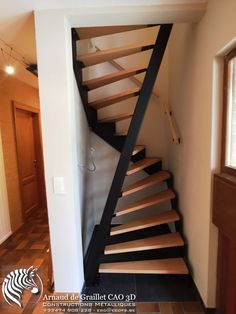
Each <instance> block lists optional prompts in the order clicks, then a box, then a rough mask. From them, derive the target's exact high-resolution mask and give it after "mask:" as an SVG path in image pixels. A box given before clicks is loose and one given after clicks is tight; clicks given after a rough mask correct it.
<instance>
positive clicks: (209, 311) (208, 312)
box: [192, 277, 216, 314]
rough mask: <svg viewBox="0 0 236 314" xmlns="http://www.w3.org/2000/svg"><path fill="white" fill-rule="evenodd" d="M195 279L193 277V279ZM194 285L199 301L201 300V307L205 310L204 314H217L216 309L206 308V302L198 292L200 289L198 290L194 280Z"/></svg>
mask: <svg viewBox="0 0 236 314" xmlns="http://www.w3.org/2000/svg"><path fill="white" fill-rule="evenodd" d="M192 278H193V277H192ZM193 284H194V287H195V290H196V293H197V297H198V299H199V302H200V303H201V305H202V307H203V309H204V313H205V314H215V313H216V308H209V307H208V308H207V307H206V306H205V303H204V301H203V299H202V297H201V295H200V292H199V291H198V288H197V286H196V284H195V282H194V280H193Z"/></svg>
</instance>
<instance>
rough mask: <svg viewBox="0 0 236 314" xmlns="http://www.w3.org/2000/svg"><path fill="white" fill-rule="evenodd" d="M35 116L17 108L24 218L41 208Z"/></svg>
mask: <svg viewBox="0 0 236 314" xmlns="http://www.w3.org/2000/svg"><path fill="white" fill-rule="evenodd" d="M35 115H36V113H34V112H31V111H27V110H23V109H20V108H15V131H16V146H17V158H18V169H19V182H20V189H21V198H22V209H23V215H24V217H26V216H28V215H29V213H30V212H31V211H33V210H35V209H37V208H39V206H40V192H39V175H38V171H37V170H38V169H37V166H38V165H37V162H38V160H37V154H36V139H35V134H36V132H35V123H34V116H35Z"/></svg>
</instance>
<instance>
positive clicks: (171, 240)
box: [104, 232, 184, 255]
mask: <svg viewBox="0 0 236 314" xmlns="http://www.w3.org/2000/svg"><path fill="white" fill-rule="evenodd" d="M183 245H184V241H183V239H182V237H181V235H180V234H179V233H178V232H176V233H168V234H163V235H160V236H155V237H150V238H145V239H139V240H133V241H128V242H123V243H116V244H112V245H107V246H106V247H105V252H104V253H105V254H106V255H108V254H119V253H127V252H137V251H146V250H154V249H162V248H169V247H176V246H183Z"/></svg>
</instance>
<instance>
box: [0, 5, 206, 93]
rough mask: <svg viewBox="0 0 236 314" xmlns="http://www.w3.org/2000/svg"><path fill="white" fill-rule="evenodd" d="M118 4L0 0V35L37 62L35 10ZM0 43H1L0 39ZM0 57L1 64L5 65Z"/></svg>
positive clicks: (19, 71) (28, 77)
mask: <svg viewBox="0 0 236 314" xmlns="http://www.w3.org/2000/svg"><path fill="white" fill-rule="evenodd" d="M206 2H207V0H129V1H127V0H119V6H127V5H128V6H133V5H134V6H138V5H165V6H166V5H170V6H172V5H175V6H176V5H188V6H189V5H192V6H198V7H196V9H199V8H204V7H205V6H206ZM115 5H116V6H117V0H100V1H98V0H0V39H3V40H4V41H6V42H7V43H8V44H9V45H11V46H12V47H13V48H14V49H16V50H17V51H18V52H20V53H21V54H22V55H23V56H24V57H25V58H26V59H27V60H29V61H30V62H32V63H36V47H35V29H34V15H33V12H34V11H35V10H48V9H64V8H67V9H70V8H79V7H81V6H83V7H85V6H86V7H91V6H92V7H98V6H99V7H103V6H115ZM0 47H3V48H4V46H3V44H2V43H1V42H0ZM4 62H5V61H4V59H3V58H2V57H0V66H1V67H3V66H4ZM15 65H16V74H15V75H16V76H17V77H18V78H20V79H21V80H23V81H25V82H26V83H28V84H30V85H32V86H34V87H37V79H36V78H35V77H34V76H33V75H32V74H31V73H28V71H25V70H24V68H23V66H21V65H20V64H18V65H17V64H15Z"/></svg>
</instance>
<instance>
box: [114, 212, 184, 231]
mask: <svg viewBox="0 0 236 314" xmlns="http://www.w3.org/2000/svg"><path fill="white" fill-rule="evenodd" d="M179 219H180V217H179V215H178V213H177V212H176V211H175V210H174V209H172V210H169V211H167V212H163V213H160V214H157V215H155V216H150V217H146V218H142V219H138V220H134V221H131V222H128V223H125V224H123V225H120V226H116V227H113V228H111V231H110V234H111V235H117V234H120V233H125V232H131V231H135V230H140V229H145V228H149V227H154V226H158V225H162V224H168V223H171V222H175V221H178V220H179Z"/></svg>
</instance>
